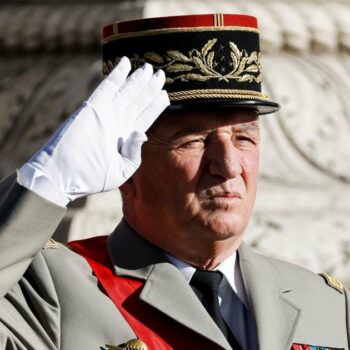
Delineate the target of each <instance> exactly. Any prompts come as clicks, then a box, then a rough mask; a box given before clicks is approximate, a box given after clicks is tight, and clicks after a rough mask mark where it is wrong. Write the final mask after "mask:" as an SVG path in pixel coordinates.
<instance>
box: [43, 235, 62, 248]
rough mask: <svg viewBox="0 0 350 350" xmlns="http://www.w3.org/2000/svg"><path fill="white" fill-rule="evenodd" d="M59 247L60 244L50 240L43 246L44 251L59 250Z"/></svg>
mask: <svg viewBox="0 0 350 350" xmlns="http://www.w3.org/2000/svg"><path fill="white" fill-rule="evenodd" d="M58 247H59V245H58V243H57V242H56V241H55V240H54V239H52V238H50V239H49V240H48V241H47V242H46V243H45V244H44V246H43V249H58Z"/></svg>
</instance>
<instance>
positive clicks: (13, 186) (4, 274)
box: [0, 174, 66, 298]
mask: <svg viewBox="0 0 350 350" xmlns="http://www.w3.org/2000/svg"><path fill="white" fill-rule="evenodd" d="M16 178H17V176H16V174H12V175H10V176H9V177H8V178H6V179H5V180H3V181H2V182H1V183H0V298H2V297H3V296H4V295H5V294H6V293H7V292H8V291H9V290H10V288H11V287H12V286H13V285H14V284H15V283H16V282H18V281H19V279H20V278H21V277H22V275H23V274H24V272H25V271H26V269H27V268H28V266H29V264H30V263H31V261H32V260H33V258H34V256H35V255H36V254H37V252H38V251H39V250H40V249H41V247H42V246H43V245H44V244H45V242H46V241H47V240H48V239H49V238H50V237H51V236H52V235H53V233H54V232H55V230H56V228H57V226H58V224H59V223H60V221H61V220H62V218H63V216H64V214H65V211H66V209H65V208H62V207H60V206H57V205H55V204H53V203H51V202H49V201H47V200H45V199H44V198H42V197H40V196H38V195H37V194H35V193H34V192H31V191H29V190H27V189H25V188H24V187H22V186H20V185H19V184H18V183H17V181H16Z"/></svg>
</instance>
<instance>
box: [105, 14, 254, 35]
mask: <svg viewBox="0 0 350 350" xmlns="http://www.w3.org/2000/svg"><path fill="white" fill-rule="evenodd" d="M216 16H218V15H214V14H208V15H189V16H172V17H156V18H146V19H138V20H133V21H126V22H119V23H118V33H119V34H123V33H134V32H139V31H145V30H154V29H171V28H196V27H212V26H217V25H218V23H217V21H216V18H215V17H216ZM220 16H221V18H222V20H221V23H220V25H221V26H223V27H227V26H237V27H247V28H254V29H257V27H258V24H257V19H256V18H255V17H252V16H247V15H232V14H223V15H220ZM113 34H116V33H113V24H110V25H107V26H106V27H104V28H103V38H107V37H109V36H110V35H113Z"/></svg>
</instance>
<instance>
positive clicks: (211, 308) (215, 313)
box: [190, 270, 241, 350]
mask: <svg viewBox="0 0 350 350" xmlns="http://www.w3.org/2000/svg"><path fill="white" fill-rule="evenodd" d="M222 277H223V275H222V273H221V272H219V271H205V270H196V272H195V273H194V274H193V276H192V278H191V281H190V285H191V287H192V289H193V290H194V292H195V293H196V295H197V297H198V298H199V300H200V301H201V302H202V304H203V306H204V307H205V309H206V310H207V311H208V313H209V315H210V316H211V318H212V319H213V320H214V322H215V323H216V324H217V326H218V327H219V328H220V330H221V331H222V333H223V334H224V336H225V337H226V339H227V340H228V342H229V343H230V345H231V346H232V348H233V349H234V350H241V347H240V346H239V344H238V343H237V340H236V338H235V337H234V335H233V334H232V332H231V331H230V329H229V328H228V327H227V325H226V323H225V321H224V319H223V318H222V316H221V312H220V306H219V294H218V293H219V285H220V282H221V280H222Z"/></svg>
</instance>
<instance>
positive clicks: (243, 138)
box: [236, 135, 256, 145]
mask: <svg viewBox="0 0 350 350" xmlns="http://www.w3.org/2000/svg"><path fill="white" fill-rule="evenodd" d="M236 140H237V141H242V142H250V143H252V144H254V145H255V144H256V142H255V141H254V139H253V138H251V137H249V136H243V135H241V136H237V137H236Z"/></svg>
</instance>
